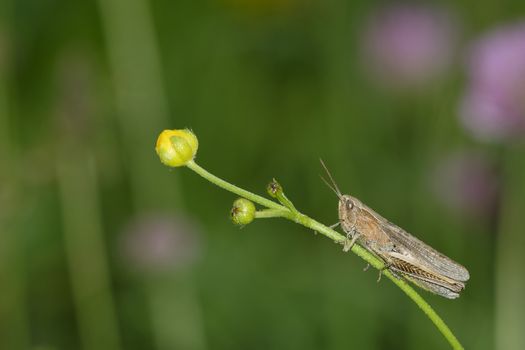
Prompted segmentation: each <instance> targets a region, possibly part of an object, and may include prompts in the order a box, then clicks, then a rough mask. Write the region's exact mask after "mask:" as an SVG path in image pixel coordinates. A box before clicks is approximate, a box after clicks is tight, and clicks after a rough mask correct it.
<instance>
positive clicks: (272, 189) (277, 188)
mask: <svg viewBox="0 0 525 350" xmlns="http://www.w3.org/2000/svg"><path fill="white" fill-rule="evenodd" d="M266 191H267V192H268V194H269V195H270V197H272V198H277V197H278V196H279V195H280V194H281V193H283V187H282V186H281V184H279V183H278V182H277V180H275V179H273V180H272V182H270V183H269V184H268V186H266Z"/></svg>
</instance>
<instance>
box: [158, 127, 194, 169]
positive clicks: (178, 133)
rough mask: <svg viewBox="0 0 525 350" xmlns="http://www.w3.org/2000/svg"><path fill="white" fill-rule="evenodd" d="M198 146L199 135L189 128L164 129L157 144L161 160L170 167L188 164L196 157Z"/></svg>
mask: <svg viewBox="0 0 525 350" xmlns="http://www.w3.org/2000/svg"><path fill="white" fill-rule="evenodd" d="M198 148H199V141H198V140H197V137H196V136H195V135H194V134H193V133H192V132H191V131H190V130H188V129H184V130H164V131H163V132H161V133H160V135H159V137H158V138H157V144H156V145H155V151H156V152H157V154H158V156H159V158H160V161H161V162H162V163H163V164H165V165H167V166H170V167H179V166H184V165H186V164H187V163H188V162H189V161H191V160H193V158H195V155H196V154H197V149H198Z"/></svg>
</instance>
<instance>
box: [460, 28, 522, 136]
mask: <svg viewBox="0 0 525 350" xmlns="http://www.w3.org/2000/svg"><path fill="white" fill-rule="evenodd" d="M468 69H469V75H470V77H469V79H470V81H469V86H468V91H467V93H466V95H465V97H464V99H463V102H462V104H461V107H460V108H461V111H460V112H461V116H462V122H463V124H464V125H465V127H466V128H467V129H468V130H469V131H470V132H472V134H474V135H475V136H476V137H478V138H480V139H483V140H504V139H507V138H513V137H516V136H520V135H523V134H524V132H525V22H523V23H519V24H515V25H509V26H505V27H501V28H499V29H496V30H494V31H492V32H490V33H488V34H487V35H485V36H484V37H483V38H481V39H480V40H479V41H477V42H476V43H474V45H473V47H472V50H471V52H470V58H469V62H468Z"/></svg>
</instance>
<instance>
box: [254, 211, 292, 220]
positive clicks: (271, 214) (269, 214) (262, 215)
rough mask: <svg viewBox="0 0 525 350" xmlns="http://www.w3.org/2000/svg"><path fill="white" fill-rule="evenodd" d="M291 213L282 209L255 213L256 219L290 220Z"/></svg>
mask: <svg viewBox="0 0 525 350" xmlns="http://www.w3.org/2000/svg"><path fill="white" fill-rule="evenodd" d="M289 216H290V212H289V211H286V210H281V209H263V210H258V211H256V212H255V218H256V219H269V218H288V217H289Z"/></svg>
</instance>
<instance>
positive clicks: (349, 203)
mask: <svg viewBox="0 0 525 350" xmlns="http://www.w3.org/2000/svg"><path fill="white" fill-rule="evenodd" d="M353 207H354V202H352V201H350V200H349V201H346V209H348V210H350V209H352V208H353Z"/></svg>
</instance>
